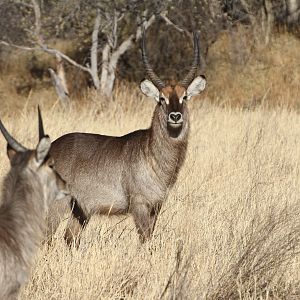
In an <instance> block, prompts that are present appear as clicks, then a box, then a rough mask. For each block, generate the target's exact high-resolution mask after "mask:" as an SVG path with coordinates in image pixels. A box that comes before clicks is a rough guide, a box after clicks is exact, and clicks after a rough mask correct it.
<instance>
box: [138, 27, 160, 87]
mask: <svg viewBox="0 0 300 300" xmlns="http://www.w3.org/2000/svg"><path fill="white" fill-rule="evenodd" d="M142 30H143V33H142V42H141V49H142V60H143V64H144V67H145V71H146V74H147V76H148V77H149V79H150V80H151V81H152V83H153V84H154V85H155V86H156V87H157V88H158V89H159V90H161V89H162V88H164V87H165V86H166V85H165V83H164V82H163V81H162V80H161V79H160V78H159V77H158V76H157V75H156V74H155V73H154V71H153V69H152V67H151V66H150V63H149V61H148V57H147V51H146V33H145V28H144V27H143V29H142Z"/></svg>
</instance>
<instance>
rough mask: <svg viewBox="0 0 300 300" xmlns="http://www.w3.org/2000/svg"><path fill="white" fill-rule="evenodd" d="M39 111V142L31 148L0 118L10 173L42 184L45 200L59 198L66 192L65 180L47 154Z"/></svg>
mask: <svg viewBox="0 0 300 300" xmlns="http://www.w3.org/2000/svg"><path fill="white" fill-rule="evenodd" d="M38 113H39V128H40V130H39V135H40V137H39V143H38V144H37V146H36V148H35V149H33V150H30V149H27V148H25V147H24V146H22V145H21V144H20V143H19V142H18V141H17V140H15V139H14V138H13V137H12V136H11V135H10V134H9V132H8V131H7V130H6V128H5V127H4V125H3V123H2V122H1V120H0V130H1V132H2V134H3V136H4V138H5V139H6V141H7V156H8V158H9V160H10V164H11V173H12V174H15V176H17V175H20V176H24V178H25V177H26V176H27V177H26V178H27V179H28V180H32V183H33V184H34V185H37V186H42V189H43V196H44V200H45V201H46V202H47V203H46V204H47V206H48V202H49V201H52V200H54V199H61V198H63V197H65V196H66V195H67V194H68V191H67V189H66V182H65V181H64V180H63V179H62V178H61V176H60V175H59V174H58V173H57V172H56V171H55V169H54V160H53V158H52V157H51V156H50V155H49V150H50V147H51V141H50V138H49V136H48V135H45V134H44V129H43V123H42V117H41V113H40V109H38Z"/></svg>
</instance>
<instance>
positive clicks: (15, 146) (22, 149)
mask: <svg viewBox="0 0 300 300" xmlns="http://www.w3.org/2000/svg"><path fill="white" fill-rule="evenodd" d="M0 130H1V132H2V134H3V136H4V138H5V139H6V141H7V143H8V145H9V146H10V147H11V148H12V149H14V150H15V151H17V152H25V151H27V149H26V148H25V147H24V146H22V145H21V144H20V143H19V142H17V141H16V140H15V139H14V138H13V137H12V136H11V135H10V134H9V133H8V131H7V130H6V128H5V127H4V125H3V123H2V121H1V120H0Z"/></svg>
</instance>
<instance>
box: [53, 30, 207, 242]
mask: <svg viewBox="0 0 300 300" xmlns="http://www.w3.org/2000/svg"><path fill="white" fill-rule="evenodd" d="M142 59H143V63H144V66H145V71H146V75H147V78H148V79H145V80H143V81H142V82H141V86H140V87H141V90H142V92H143V93H144V94H145V95H146V96H149V97H152V98H154V99H155V100H156V101H157V105H156V107H155V110H154V113H153V118H152V124H151V127H150V128H148V129H145V130H137V131H134V132H130V133H128V134H126V135H124V136H120V137H115V136H105V135H99V134H92V133H77V132H74V133H69V134H66V135H63V136H61V137H60V138H58V139H57V140H55V141H54V142H53V143H52V147H51V151H50V153H51V155H52V156H53V157H54V159H55V162H56V167H57V170H58V172H59V173H60V174H61V175H62V176H63V178H64V179H65V180H66V181H67V183H68V184H69V185H70V192H71V195H72V196H73V197H72V199H71V200H69V203H67V204H66V202H65V203H64V204H61V202H60V203H57V205H55V206H53V207H52V209H51V211H50V215H49V231H50V235H51V234H52V232H53V231H54V230H55V229H56V228H57V226H58V223H59V216H60V215H62V214H64V213H65V212H66V209H68V208H69V209H71V210H72V218H71V220H70V222H69V225H68V228H67V230H66V234H65V239H66V241H67V242H73V241H74V237H78V234H79V232H80V231H81V229H82V227H83V226H84V225H85V224H86V223H87V222H88V221H89V219H90V217H91V216H92V215H93V214H108V215H112V214H123V213H131V214H132V216H133V218H134V222H135V224H136V227H137V231H138V233H139V235H140V239H141V242H144V241H145V240H147V239H149V238H150V237H151V235H152V233H153V230H154V226H155V223H156V220H157V217H158V214H159V211H160V209H161V206H162V204H163V202H164V200H165V199H166V197H167V194H168V191H169V190H170V188H171V187H172V186H173V185H174V183H175V181H176V179H177V176H178V172H179V170H180V168H181V166H182V164H183V162H184V159H185V156H186V150H187V143H188V135H189V114H188V109H187V103H188V101H189V100H190V99H191V97H192V96H194V95H198V94H199V93H200V92H201V91H203V90H204V88H205V84H206V80H205V78H204V77H203V76H196V73H197V69H198V65H199V45H198V36H197V34H194V59H193V65H192V67H191V69H190V71H189V73H188V74H187V76H186V77H185V78H184V79H183V80H182V81H181V82H180V83H178V84H176V85H174V86H171V85H166V84H165V83H164V82H163V81H162V80H160V78H159V77H158V76H157V75H156V74H155V73H154V71H153V70H152V68H151V66H150V64H149V61H148V58H147V54H146V45H145V34H144V35H143V39H142Z"/></svg>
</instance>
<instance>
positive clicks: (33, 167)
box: [0, 141, 65, 300]
mask: <svg viewBox="0 0 300 300" xmlns="http://www.w3.org/2000/svg"><path fill="white" fill-rule="evenodd" d="M49 147H50V141H49ZM43 154H44V153H42V154H41V153H40V154H39V155H40V156H41V155H43ZM37 155H38V153H37V150H28V151H26V152H16V151H15V150H13V149H11V148H8V156H9V159H10V161H11V169H10V171H9V173H8V174H7V176H6V177H5V179H4V183H3V188H2V202H1V206H0V299H5V300H6V299H17V297H18V292H19V289H20V287H21V286H22V285H23V284H24V283H25V282H26V280H27V278H28V276H29V269H30V266H31V264H32V262H33V258H34V255H35V253H36V251H37V249H38V247H39V244H40V241H41V239H42V236H43V233H44V229H45V214H46V211H47V210H48V204H49V202H51V201H52V200H54V199H55V198H56V197H57V196H58V195H59V193H60V191H61V190H63V189H65V182H64V181H63V180H62V179H61V177H60V176H59V175H58V174H57V173H56V172H55V171H54V170H53V169H52V159H51V158H48V157H47V160H46V161H44V162H43V163H42V164H41V165H39V164H37V160H36V157H37ZM60 196H62V195H60Z"/></svg>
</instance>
